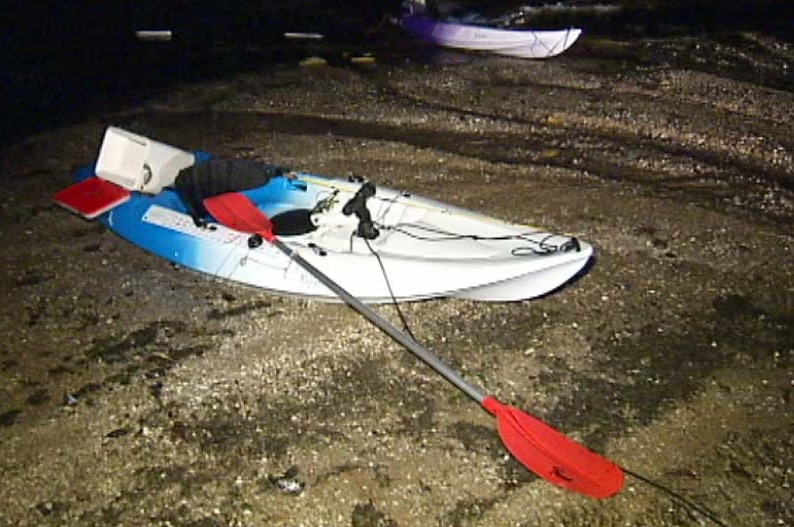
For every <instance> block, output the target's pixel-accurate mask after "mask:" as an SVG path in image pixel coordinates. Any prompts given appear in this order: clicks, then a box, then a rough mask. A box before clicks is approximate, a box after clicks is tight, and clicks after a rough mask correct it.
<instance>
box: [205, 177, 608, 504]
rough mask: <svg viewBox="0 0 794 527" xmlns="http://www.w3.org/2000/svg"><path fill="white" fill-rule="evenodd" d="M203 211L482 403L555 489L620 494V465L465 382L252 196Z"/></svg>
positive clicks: (218, 200) (505, 437)
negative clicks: (283, 260) (338, 277)
mask: <svg viewBox="0 0 794 527" xmlns="http://www.w3.org/2000/svg"><path fill="white" fill-rule="evenodd" d="M204 206H205V207H206V209H207V210H208V211H209V213H210V214H211V215H212V216H213V217H214V218H215V219H216V220H217V221H218V222H219V223H221V224H223V225H225V226H227V227H229V228H231V229H234V230H237V231H241V232H245V233H249V234H253V235H255V236H256V235H258V236H261V238H264V239H265V240H267V241H268V242H269V243H271V244H272V245H273V246H275V247H276V248H278V249H279V250H280V251H281V252H283V253H284V254H285V255H286V256H288V257H289V258H290V260H292V261H294V262H295V263H297V264H298V265H300V266H301V267H302V268H303V269H305V270H306V271H307V272H308V273H309V274H311V275H312V276H313V277H314V278H316V279H317V280H318V281H319V282H320V283H322V284H323V285H324V286H326V287H327V288H328V289H330V290H331V291H333V292H334V293H335V294H336V295H338V296H339V298H341V299H342V300H343V301H344V302H345V303H346V304H347V305H348V306H350V307H352V308H353V309H355V310H356V311H358V313H359V314H361V315H362V316H364V318H366V319H367V320H368V321H370V322H371V323H372V324H374V325H375V326H377V327H378V328H379V329H381V330H382V331H383V332H385V333H386V334H388V335H389V336H390V337H392V338H393V339H394V340H396V341H397V342H398V343H400V344H402V345H403V346H404V347H405V348H407V349H408V351H410V352H411V353H413V354H414V355H416V356H417V357H418V358H420V359H421V360H423V361H424V362H425V363H427V364H428V365H429V366H430V367H431V368H433V369H434V370H435V371H436V372H438V373H439V374H440V375H442V376H443V377H444V378H445V379H447V380H448V381H449V382H451V383H452V384H454V385H455V386H456V387H457V388H458V389H460V390H461V391H463V392H464V393H466V395H468V396H469V397H471V398H472V399H474V400H475V401H477V402H478V403H479V404H480V405H481V406H482V407H483V408H485V409H486V410H487V411H488V412H490V413H491V414H493V415H494V416H495V417H496V426H497V430H498V432H499V436H500V437H501V439H502V442H503V443H504V444H505V446H506V447H507V450H508V451H509V452H510V453H511V454H512V455H513V456H514V457H515V458H516V459H517V460H518V461H519V462H520V463H521V464H523V465H524V466H525V467H527V468H528V469H529V470H531V471H532V472H534V473H535V474H537V475H538V476H540V477H542V478H544V479H546V480H548V481H550V482H552V483H554V484H555V485H558V486H560V487H563V488H565V489H568V490H572V491H575V492H579V493H581V494H584V495H586V496H590V497H592V498H608V497H610V496H613V495H615V494H617V493H618V492H619V491H620V489H621V488H622V487H623V479H624V475H623V470H621V468H620V467H618V466H617V465H616V464H615V463H613V462H612V461H610V460H608V459H606V458H604V457H602V456H600V455H599V454H596V453H595V452H593V451H591V450H589V449H587V448H586V447H584V446H583V445H581V444H579V443H577V442H576V441H574V440H572V439H570V438H569V437H567V436H566V435H564V434H563V433H561V432H559V431H557V430H556V429H554V428H552V427H551V426H549V425H548V424H546V423H544V422H543V421H541V420H540V419H538V418H536V417H534V416H532V415H530V414H528V413H525V412H523V411H521V410H519V409H517V408H514V407H512V406H508V405H505V404H503V403H501V402H499V401H498V400H497V399H496V398H495V397H494V396H492V395H488V394H487V393H486V392H485V391H484V390H483V389H482V388H480V387H479V386H476V385H474V384H472V383H470V382H468V381H466V380H465V379H464V378H463V377H461V376H460V375H459V374H458V373H457V372H455V371H454V370H452V369H451V368H450V367H449V366H447V365H446V364H445V363H444V362H442V361H441V359H439V358H438V357H437V356H436V355H434V354H433V353H432V352H430V351H429V350H428V349H427V348H425V347H423V346H422V345H420V344H419V343H418V342H416V341H415V340H414V339H412V338H411V337H409V336H408V335H407V334H406V333H405V332H403V331H401V330H400V329H398V328H397V327H396V326H394V325H393V324H392V323H391V322H389V321H388V320H386V319H385V318H383V316H381V315H380V314H379V313H378V312H377V311H375V310H374V309H373V308H371V307H369V306H368V305H366V304H364V303H363V302H361V301H360V300H358V299H357V298H356V297H354V296H353V295H351V294H350V293H348V292H347V291H346V290H345V289H343V288H342V286H340V285H339V284H337V283H336V282H334V281H333V280H331V279H330V278H329V277H328V276H326V275H325V274H324V273H323V272H321V271H320V270H319V269H317V268H316V267H314V266H313V265H312V264H311V263H309V262H308V261H306V260H304V259H303V258H302V257H301V256H300V254H298V253H297V252H296V251H294V250H293V249H291V248H290V247H289V246H287V245H285V244H284V243H283V242H282V241H281V240H279V239H278V238H277V237H276V233H275V232H274V229H273V224H272V222H271V221H270V219H269V218H268V217H267V216H265V214H264V213H262V211H260V210H259V209H258V208H257V207H256V205H254V204H253V203H252V202H251V200H249V199H248V197H247V196H245V195H244V194H240V193H234V192H232V193H227V194H221V195H218V196H214V197H211V198H207V199H205V200H204ZM252 241H253V240H252ZM249 243H250V242H249Z"/></svg>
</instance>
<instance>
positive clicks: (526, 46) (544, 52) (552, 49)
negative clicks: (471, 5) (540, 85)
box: [400, 14, 582, 59]
mask: <svg viewBox="0 0 794 527" xmlns="http://www.w3.org/2000/svg"><path fill="white" fill-rule="evenodd" d="M400 25H401V26H402V27H403V28H404V29H406V30H407V31H409V32H411V33H412V34H414V35H416V36H418V37H419V38H421V39H423V40H425V41H427V42H431V43H433V44H437V45H439V46H444V47H448V48H456V49H465V50H470V51H485V52H489V53H495V54H498V55H507V56H512V57H520V58H525V59H545V58H549V57H554V56H555V55H559V54H560V53H562V52H563V51H565V50H567V49H568V48H570V47H571V46H572V45H573V43H574V42H576V40H577V39H578V38H579V37H580V36H581V34H582V30H581V29H578V28H569V29H560V30H549V31H545V30H544V31H533V30H527V29H503V28H496V27H488V26H482V25H473V24H465V23H460V22H451V21H439V20H435V19H432V18H430V17H427V16H425V15H422V14H409V15H406V16H403V17H402V18H401V20H400Z"/></svg>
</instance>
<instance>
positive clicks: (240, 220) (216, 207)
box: [204, 192, 275, 241]
mask: <svg viewBox="0 0 794 527" xmlns="http://www.w3.org/2000/svg"><path fill="white" fill-rule="evenodd" d="M204 207H205V208H206V209H207V212H209V213H210V214H212V217H213V218H215V219H216V220H218V222H219V223H221V224H222V225H225V226H227V227H229V228H230V229H234V230H236V231H240V232H250V233H257V234H261V235H262V237H263V238H264V239H266V240H267V241H272V240H273V239H274V238H275V235H274V234H273V224H272V223H271V222H270V219H269V218H268V217H267V216H265V213H264V212H262V211H261V210H259V209H258V208H257V206H256V205H254V204H253V202H252V201H251V200H250V199H248V196H246V195H245V194H240V193H239V192H229V193H226V194H219V195H217V196H213V197H211V198H207V199H205V200H204Z"/></svg>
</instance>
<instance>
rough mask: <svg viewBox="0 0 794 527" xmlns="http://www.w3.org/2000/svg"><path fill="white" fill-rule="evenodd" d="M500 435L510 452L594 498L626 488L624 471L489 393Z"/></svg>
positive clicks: (485, 402) (487, 403)
mask: <svg viewBox="0 0 794 527" xmlns="http://www.w3.org/2000/svg"><path fill="white" fill-rule="evenodd" d="M482 405H483V407H484V408H485V409H486V410H488V411H489V412H491V413H492V414H493V415H494V416H496V424H497V428H498V430H499V436H500V437H501V438H502V441H503V442H504V444H505V446H506V447H507V449H508V450H509V451H510V453H511V454H513V456H514V457H515V458H516V459H517V460H518V461H519V462H521V464H523V465H524V466H525V467H527V468H528V469H529V470H531V471H532V472H534V473H535V474H537V475H538V476H540V477H542V478H543V479H546V480H548V481H550V482H552V483H554V484H555V485H558V486H560V487H563V488H565V489H568V490H572V491H574V492H579V493H581V494H584V495H586V496H590V497H591V498H608V497H610V496H613V495H615V494H617V493H618V492H619V491H620V489H621V488H623V471H622V470H621V469H620V467H618V466H617V465H616V464H615V463H613V462H612V461H610V460H608V459H606V458H604V457H602V456H600V455H598V454H596V453H595V452H593V451H592V450H589V449H587V448H586V447H584V446H582V445H580V444H579V443H577V442H576V441H574V440H572V439H570V438H569V437H567V436H565V435H564V434H562V433H561V432H558V431H557V430H555V429H554V428H552V427H551V426H549V425H547V424H546V423H544V422H543V421H541V420H540V419H537V418H536V417H533V416H531V415H529V414H527V413H525V412H522V411H521V410H519V409H517V408H514V407H512V406H507V405H505V404H502V403H500V402H499V401H497V400H496V399H495V398H494V397H492V396H489V397H486V398H485V400H483V402H482Z"/></svg>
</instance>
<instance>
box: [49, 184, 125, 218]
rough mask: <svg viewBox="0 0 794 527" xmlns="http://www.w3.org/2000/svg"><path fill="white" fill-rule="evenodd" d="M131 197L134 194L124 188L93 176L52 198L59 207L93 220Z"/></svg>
mask: <svg viewBox="0 0 794 527" xmlns="http://www.w3.org/2000/svg"><path fill="white" fill-rule="evenodd" d="M130 196H132V193H131V192H130V191H129V190H127V189H125V188H124V187H120V186H118V185H116V184H115V183H111V182H110V181H105V180H104V179H100V178H98V177H96V176H92V177H90V178H87V179H84V180H83V181H81V182H79V183H75V184H74V185H72V186H71V187H66V188H65V189H63V190H62V191H60V192H58V193H57V194H55V195H54V196H53V197H52V198H53V199H54V200H55V201H56V202H57V203H58V204H59V205H62V206H64V207H66V208H67V209H69V210H71V211H72V212H76V213H78V214H80V215H82V216H84V217H86V218H88V219H89V220H92V219H94V218H96V217H97V216H99V215H101V214H103V213H105V212H107V211H109V210H110V209H112V208H115V207H118V206H119V205H121V204H122V203H124V202H125V201H127V200H128V199H130Z"/></svg>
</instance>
